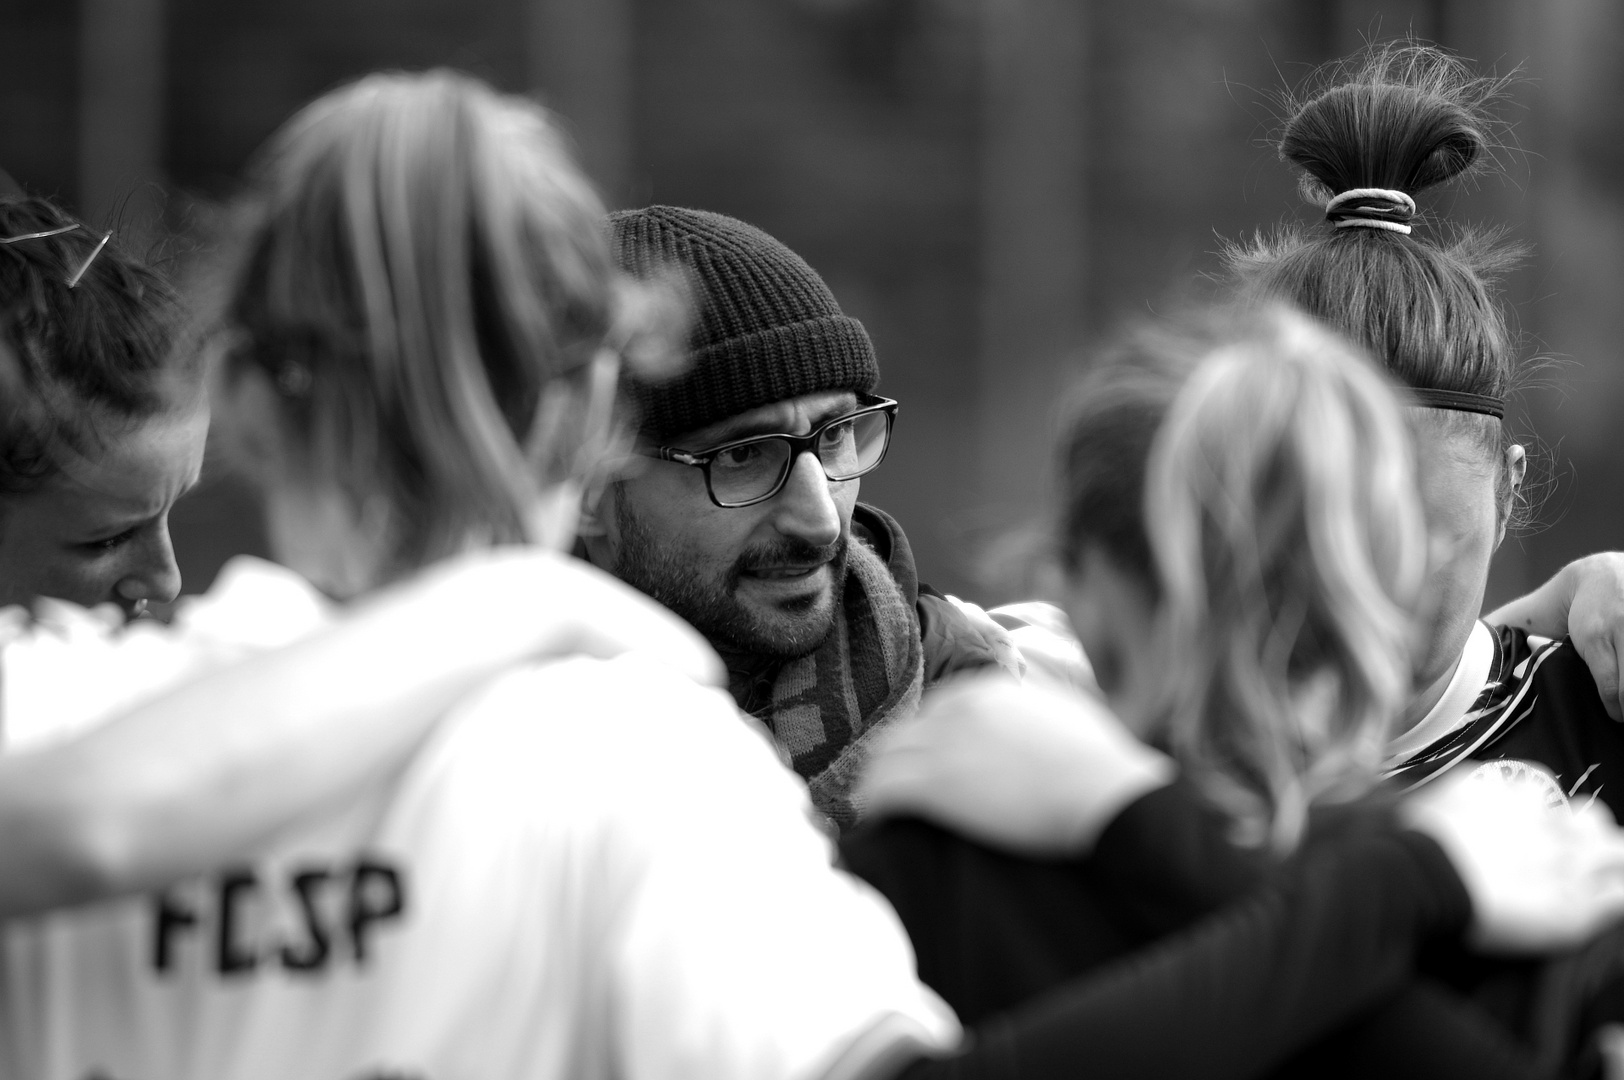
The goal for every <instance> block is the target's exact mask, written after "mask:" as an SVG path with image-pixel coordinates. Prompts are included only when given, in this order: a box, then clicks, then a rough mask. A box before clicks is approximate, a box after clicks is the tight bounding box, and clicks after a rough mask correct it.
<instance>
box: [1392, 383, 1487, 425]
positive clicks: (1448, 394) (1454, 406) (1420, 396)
mask: <svg viewBox="0 0 1624 1080" xmlns="http://www.w3.org/2000/svg"><path fill="white" fill-rule="evenodd" d="M1409 389H1410V396H1411V398H1413V399H1414V401H1415V404H1417V405H1422V406H1425V407H1426V408H1429V409H1450V410H1452V411H1454V412H1469V413H1482V414H1483V415H1484V416H1492V417H1494V418H1495V419H1496V420H1504V419H1505V418H1506V402H1505V399H1504V398H1497V397H1490V396H1489V395H1488V394H1468V393H1467V392H1466V391H1464V390H1434V389H1432V388H1430V387H1425V386H1412V387H1410V388H1409Z"/></svg>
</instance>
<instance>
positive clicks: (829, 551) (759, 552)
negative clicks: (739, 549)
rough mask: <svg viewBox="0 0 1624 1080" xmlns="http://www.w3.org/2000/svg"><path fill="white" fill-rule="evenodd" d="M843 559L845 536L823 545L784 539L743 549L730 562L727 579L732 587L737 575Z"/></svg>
mask: <svg viewBox="0 0 1624 1080" xmlns="http://www.w3.org/2000/svg"><path fill="white" fill-rule="evenodd" d="M845 559H846V537H845V536H844V535H842V536H841V537H840V538H839V539H836V540H833V541H831V542H830V543H827V544H813V543H809V542H808V541H806V540H802V539H800V538H799V537H794V536H785V537H781V538H779V539H777V540H772V541H768V542H765V543H762V544H758V545H757V546H755V547H752V548H750V549H748V550H746V551H745V552H744V553H743V554H742V555H740V556H739V557H738V559H737V560H736V561H735V562H734V563H733V572H732V574H730V575H729V576H730V577H731V578H732V580H733V582H734V583H735V584H736V583H737V582H738V580H739V578H740V577H741V576H743V575H744V574H748V573H750V572H752V571H755V570H764V569H768V568H771V567H777V566H786V565H789V566H810V565H813V564H819V563H835V564H839V563H843V562H845Z"/></svg>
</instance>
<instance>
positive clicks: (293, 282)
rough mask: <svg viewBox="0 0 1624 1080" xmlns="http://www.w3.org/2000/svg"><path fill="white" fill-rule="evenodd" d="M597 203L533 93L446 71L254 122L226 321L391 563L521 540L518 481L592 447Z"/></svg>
mask: <svg viewBox="0 0 1624 1080" xmlns="http://www.w3.org/2000/svg"><path fill="white" fill-rule="evenodd" d="M604 219H605V213H604V209H603V206H602V205H601V203H600V202H599V200H598V197H597V195H596V194H595V193H594V192H593V190H592V187H591V185H590V184H589V183H588V182H587V180H586V179H585V177H584V176H583V175H582V174H581V172H580V171H579V169H578V168H577V167H576V166H575V164H574V163H573V161H571V159H570V156H569V154H568V152H567V150H566V148H565V145H564V142H563V140H562V138H561V137H560V135H559V133H558V130H557V128H556V127H555V126H554V124H553V123H552V122H551V120H550V119H549V117H548V116H547V114H546V113H545V112H544V110H542V109H541V108H540V107H539V106H537V105H535V104H534V103H532V102H530V101H527V100H524V99H521V98H515V97H509V96H504V95H501V94H498V93H496V92H495V91H493V90H492V89H491V88H489V87H488V86H486V85H484V84H483V83H480V82H479V81H477V80H475V79H472V78H470V77H468V76H465V75H460V74H457V73H454V72H449V71H431V72H427V73H423V74H380V75H373V76H369V77H367V78H364V79H362V80H360V81H359V82H356V83H354V84H352V85H350V86H347V87H344V88H341V89H339V90H335V91H333V92H331V93H329V94H327V95H325V96H324V97H322V98H320V99H318V100H317V101H315V102H314V103H312V104H311V105H309V106H307V107H306V108H305V109H304V110H302V111H301V112H300V113H298V114H297V115H295V116H294V117H293V118H292V119H291V120H290V121H288V123H287V124H286V125H284V127H283V128H282V129H281V130H280V131H279V132H278V133H277V134H276V135H275V136H274V137H273V138H272V140H271V142H270V143H269V145H268V147H267V149H266V150H265V152H264V153H263V155H262V157H261V159H260V161H259V163H258V165H257V168H256V169H255V173H254V184H253V187H252V190H251V192H250V194H249V196H248V197H247V199H246V200H245V203H244V205H243V206H242V208H241V209H240V216H239V224H238V236H239V239H238V241H237V242H236V243H235V244H234V245H232V248H231V251H230V257H229V262H228V265H227V267H226V273H225V276H226V279H227V281H228V282H229V284H228V286H227V296H226V297H225V298H224V307H225V318H226V322H227V323H228V324H229V325H231V326H233V327H235V328H236V329H237V330H238V331H239V336H240V343H239V344H238V345H237V346H236V347H235V348H233V349H231V350H230V351H229V352H228V353H227V364H226V368H227V374H228V376H229V375H230V374H231V373H234V372H237V371H240V370H241V369H242V366H243V365H248V364H251V365H253V366H255V367H258V368H259V369H261V370H262V371H263V372H264V373H265V374H266V375H268V376H269V378H270V380H271V382H272V384H273V385H274V386H275V387H276V388H277V390H278V403H279V410H278V411H279V414H280V415H279V418H278V419H279V422H280V423H281V424H282V425H283V427H284V429H285V430H286V431H287V432H288V433H289V435H290V436H291V438H289V439H285V440H283V442H284V444H291V445H293V446H297V447H300V448H301V449H300V450H299V451H298V452H296V454H295V457H296V458H297V459H298V460H292V461H285V462H273V463H270V466H269V467H270V468H271V469H279V470H283V471H291V472H292V473H293V474H294V476H295V477H296V478H301V479H304V480H312V479H319V480H321V481H322V482H328V483H334V484H336V485H337V487H338V488H339V489H340V490H342V491H343V492H345V493H346V494H347V495H348V496H349V497H350V498H351V499H352V500H354V501H355V502H356V503H357V504H369V505H371V506H374V507H376V506H381V507H382V509H383V510H384V511H385V512H384V514H383V520H384V521H385V522H386V526H385V529H384V532H385V534H386V535H385V536H384V538H383V539H382V540H381V543H382V545H383V547H384V549H385V551H384V552H383V562H384V564H385V565H386V566H387V567H388V568H390V570H392V571H394V572H400V571H404V570H407V569H410V568H412V567H413V566H416V565H421V564H423V563H425V562H428V561H432V560H433V559H435V558H438V557H440V556H443V555H445V554H448V553H450V552H452V551H455V550H457V549H459V548H461V547H463V546H465V545H467V544H468V543H470V542H515V541H520V540H524V539H526V521H525V511H526V508H527V507H528V506H530V505H531V504H532V502H533V500H534V497H535V495H536V494H537V492H538V491H539V490H541V489H543V488H544V487H546V486H548V485H552V484H556V483H558V482H560V481H562V480H566V479H570V478H574V477H578V476H579V475H580V474H581V473H582V471H583V470H584V469H585V468H586V467H587V466H588V463H589V462H591V461H593V460H594V459H596V458H599V457H601V456H602V454H603V452H604V451H605V450H606V448H607V445H608V440H609V438H610V432H611V425H610V420H609V404H610V402H611V401H612V396H613V391H612V388H613V382H614V375H615V372H614V365H613V362H612V360H611V359H610V353H609V352H608V351H606V346H614V345H616V344H618V343H619V341H620V339H623V338H624V337H625V336H626V334H625V333H624V332H623V325H622V324H623V323H624V317H623V316H624V313H625V310H626V308H627V305H626V304H624V303H622V297H623V289H625V288H626V287H627V286H626V285H625V283H624V279H622V278H621V277H620V275H619V274H618V273H617V272H616V271H615V269H614V266H613V263H612V260H611V258H610V254H609V249H608V245H607V239H606V233H605V228H604Z"/></svg>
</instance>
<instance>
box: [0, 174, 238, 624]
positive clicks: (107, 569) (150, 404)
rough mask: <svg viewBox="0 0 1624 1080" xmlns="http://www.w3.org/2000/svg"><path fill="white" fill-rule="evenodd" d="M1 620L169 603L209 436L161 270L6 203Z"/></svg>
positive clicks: (1, 243) (194, 360)
mask: <svg viewBox="0 0 1624 1080" xmlns="http://www.w3.org/2000/svg"><path fill="white" fill-rule="evenodd" d="M0 320H3V322H0V410H4V413H5V415H4V417H3V420H4V423H5V432H6V439H5V444H4V446H3V448H0V607H3V606H5V605H7V604H15V603H19V602H25V601H28V600H31V599H32V598H33V597H35V596H42V595H43V596H53V597H57V598H60V599H64V600H70V601H73V602H75V603H79V604H83V605H86V606H92V605H95V604H101V603H112V604H116V605H118V606H119V607H120V608H122V609H123V610H124V611H125V612H126V614H138V613H139V612H141V611H142V610H144V609H145V607H146V606H147V604H148V603H149V602H165V601H169V600H173V599H174V598H175V595H176V593H178V592H179V591H180V571H179V570H178V569H177V568H176V566H175V556H174V552H173V550H172V549H171V547H170V542H169V523H168V517H169V511H170V508H171V507H172V506H174V504H175V500H176V499H178V498H180V496H181V495H182V494H184V493H185V491H186V490H187V489H188V488H190V487H191V486H192V485H193V484H195V483H196V482H197V476H198V471H199V469H200V468H201V466H202V462H203V444H204V439H205V435H206V433H207V430H208V423H209V413H208V403H207V398H206V396H205V395H204V393H203V386H202V378H201V364H200V362H199V360H198V355H197V353H196V351H195V350H188V349H178V348H175V344H176V342H175V332H176V330H177V329H178V327H179V323H180V308H179V305H178V303H177V301H176V298H175V294H174V292H173V291H172V290H171V289H170V288H169V286H168V285H167V284H166V283H165V282H164V280H163V279H162V278H161V277H159V276H158V275H157V274H156V273H154V272H153V271H152V270H150V269H148V268H146V267H145V266H142V265H141V264H140V263H138V262H136V261H135V260H133V259H131V258H129V257H128V256H127V255H125V254H124V253H123V252H122V251H121V250H120V249H119V246H118V243H117V241H116V240H114V239H113V237H112V234H111V233H109V234H106V235H96V234H94V233H92V232H91V231H90V229H88V228H87V227H86V226H85V225H83V224H82V223H81V222H78V221H76V220H74V219H73V218H72V217H70V216H69V215H67V214H66V213H64V212H63V211H62V210H60V209H58V208H57V207H56V206H54V205H53V204H51V203H49V202H47V201H45V200H44V199H37V198H27V197H18V198H5V199H0Z"/></svg>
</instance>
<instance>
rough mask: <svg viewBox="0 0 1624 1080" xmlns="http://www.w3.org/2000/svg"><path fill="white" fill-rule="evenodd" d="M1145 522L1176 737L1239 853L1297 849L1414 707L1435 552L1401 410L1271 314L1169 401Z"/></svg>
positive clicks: (1361, 369) (1312, 335) (1351, 789)
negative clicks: (1321, 805) (1418, 622)
mask: <svg viewBox="0 0 1624 1080" xmlns="http://www.w3.org/2000/svg"><path fill="white" fill-rule="evenodd" d="M1145 523H1146V529H1147V532H1148V534H1149V537H1150V545H1151V549H1152V551H1153V553H1154V556H1155V565H1156V569H1157V573H1158V576H1159V578H1160V580H1161V586H1162V611H1161V619H1162V620H1163V625H1164V627H1165V628H1166V631H1167V633H1168V641H1169V645H1170V648H1171V650H1172V655H1174V656H1177V657H1178V658H1179V665H1180V671H1181V676H1180V677H1179V678H1178V679H1176V680H1174V681H1173V689H1172V692H1171V695H1170V696H1171V700H1170V701H1169V703H1168V704H1169V707H1168V711H1167V728H1166V736H1167V739H1168V742H1169V744H1170V745H1171V746H1172V747H1173V749H1174V752H1175V753H1176V754H1177V756H1178V757H1179V759H1180V760H1181V761H1183V762H1184V763H1185V765H1186V768H1187V769H1189V770H1190V772H1191V773H1192V775H1193V776H1194V778H1195V779H1196V781H1197V782H1198V783H1200V784H1201V785H1202V786H1203V787H1204V788H1205V789H1206V790H1207V791H1208V793H1209V794H1210V795H1211V797H1212V798H1214V799H1215V800H1216V801H1217V802H1218V804H1219V805H1220V806H1221V807H1223V808H1224V809H1226V810H1227V811H1228V812H1229V813H1230V815H1231V816H1232V817H1233V818H1234V820H1235V821H1236V822H1237V824H1238V825H1239V826H1240V828H1241V831H1242V833H1243V838H1245V839H1250V840H1253V841H1265V840H1267V841H1268V842H1270V844H1271V846H1273V847H1274V848H1275V849H1276V850H1289V849H1290V848H1291V847H1293V846H1294V845H1295V844H1296V842H1297V840H1298V838H1299V836H1300V835H1301V832H1302V829H1303V826H1304V823H1305V818H1306V813H1307V809H1308V807H1309V806H1310V805H1311V804H1314V803H1317V802H1323V801H1336V800H1345V799H1350V798H1354V797H1357V796H1360V795H1363V794H1365V793H1367V792H1368V791H1369V790H1370V789H1371V788H1372V787H1373V786H1374V784H1375V780H1376V775H1377V769H1378V767H1379V766H1380V764H1381V761H1382V756H1383V750H1384V748H1385V746H1386V744H1387V741H1388V736H1389V734H1390V725H1391V722H1392V720H1393V718H1394V717H1395V716H1396V715H1397V714H1398V711H1399V709H1400V708H1401V707H1402V705H1403V703H1404V701H1405V699H1406V697H1407V695H1408V693H1409V688H1410V670H1411V660H1412V652H1413V643H1414V636H1413V631H1412V625H1413V622H1412V613H1413V607H1414V603H1415V598H1416V594H1417V592H1418V590H1419V587H1420V584H1421V578H1422V573H1423V570H1424V566H1425V562H1426V542H1425V531H1424V527H1423V524H1422V515H1421V509H1420V503H1419V496H1418V494H1417V491H1416V486H1415V465H1414V460H1413V452H1412V450H1411V441H1410V435H1409V432H1408V430H1407V428H1406V425H1405V423H1404V419H1403V417H1402V415H1401V413H1400V409H1399V403H1398V400H1397V398H1396V397H1395V395H1394V393H1393V391H1392V390H1391V389H1390V388H1389V386H1388V385H1387V383H1386V382H1385V381H1384V380H1383V379H1382V378H1381V377H1380V376H1379V375H1378V374H1377V373H1376V371H1375V370H1374V369H1373V368H1372V367H1371V366H1370V364H1369V363H1368V362H1367V361H1366V360H1365V359H1363V358H1362V357H1361V356H1360V355H1359V354H1358V353H1357V352H1356V351H1355V350H1354V349H1352V348H1351V347H1349V346H1347V345H1345V344H1343V343H1342V342H1341V341H1340V340H1339V339H1337V338H1336V337H1334V336H1333V335H1332V334H1331V333H1329V332H1328V331H1326V330H1323V329H1321V328H1319V327H1318V326H1316V325H1314V324H1312V323H1310V322H1309V321H1308V320H1307V319H1306V318H1304V317H1302V316H1300V315H1297V314H1294V313H1292V312H1289V311H1285V310H1275V311H1272V312H1269V313H1267V314H1266V315H1264V316H1263V317H1261V318H1259V319H1258V320H1257V321H1256V323H1255V324H1254V329H1253V330H1252V332H1251V333H1250V334H1249V335H1248V336H1247V337H1245V338H1243V339H1241V340H1238V341H1236V342H1234V343H1232V344H1229V345H1227V346H1225V347H1223V348H1220V349H1218V350H1217V351H1215V352H1214V353H1212V354H1211V355H1210V356H1209V357H1207V358H1206V359H1205V360H1204V361H1202V362H1201V364H1200V365H1199V366H1198V367H1197V368H1196V369H1195V371H1194V372H1193V373H1192V374H1191V376H1190V378H1189V380H1188V382H1187V383H1186V384H1185V385H1184V387H1183V389H1182V390H1181V391H1180V392H1179V395H1178V397H1177V398H1176V399H1175V400H1174V402H1173V405H1172V408H1171V409H1170V410H1169V412H1168V414H1167V419H1166V421H1165V422H1164V423H1163V425H1162V428H1161V431H1160V432H1159V433H1158V434H1157V436H1156V441H1155V443H1154V444H1153V445H1152V448H1151V452H1150V460H1149V462H1148V465H1147V476H1146V485H1145Z"/></svg>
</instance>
